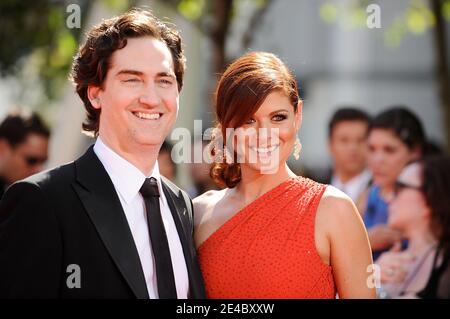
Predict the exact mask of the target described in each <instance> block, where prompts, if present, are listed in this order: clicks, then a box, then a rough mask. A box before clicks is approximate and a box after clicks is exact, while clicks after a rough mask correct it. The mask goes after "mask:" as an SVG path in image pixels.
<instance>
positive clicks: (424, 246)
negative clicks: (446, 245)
mask: <svg viewBox="0 0 450 319" xmlns="http://www.w3.org/2000/svg"><path fill="white" fill-rule="evenodd" d="M405 235H406V237H407V238H408V248H407V251H409V252H411V253H412V254H414V255H416V256H417V255H421V254H423V253H424V252H425V251H426V250H428V249H429V248H430V247H431V246H433V245H436V244H437V239H436V237H435V236H434V235H433V233H432V232H431V231H430V227H429V225H423V226H422V227H421V226H419V225H417V224H416V225H414V226H413V227H411V229H409V230H406V232H405Z"/></svg>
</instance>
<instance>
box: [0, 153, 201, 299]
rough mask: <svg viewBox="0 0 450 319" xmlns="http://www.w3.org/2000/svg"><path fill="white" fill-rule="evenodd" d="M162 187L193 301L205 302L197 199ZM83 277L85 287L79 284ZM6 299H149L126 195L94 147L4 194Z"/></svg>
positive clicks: (1, 279) (0, 276)
mask: <svg viewBox="0 0 450 319" xmlns="http://www.w3.org/2000/svg"><path fill="white" fill-rule="evenodd" d="M162 186H163V189H164V193H165V195H166V198H167V202H168V204H169V206H170V209H171V212H172V215H173V218H174V221H175V224H176V227H177V230H178V234H179V237H180V240H181V244H182V247H183V253H184V257H185V261H186V266H187V270H188V275H189V286H190V298H205V291H204V286H203V279H202V276H201V273H200V269H199V266H198V262H197V259H196V251H195V246H194V243H193V237H192V234H193V209H192V202H191V200H190V199H189V197H188V196H187V194H186V193H185V192H183V191H182V190H181V189H179V188H178V187H176V186H175V185H174V184H172V183H171V182H169V181H168V180H167V179H165V178H162ZM180 262H184V261H182V260H180ZM71 265H75V266H71ZM76 267H79V268H78V269H77V268H76ZM78 270H79V271H78ZM78 275H80V276H79V278H81V281H80V288H77V287H73V284H74V283H76V280H75V279H74V278H75V277H74V276H78ZM68 282H69V285H68ZM0 297H3V298H5V297H6V298H16V297H19V298H21V297H24V298H34V297H37V298H148V297H149V295H148V291H147V287H146V283H145V278H144V274H143V271H142V266H141V263H140V259H139V255H138V252H137V249H136V246H135V244H134V240H133V237H132V234H131V231H130V229H129V226H128V222H127V220H126V217H125V214H124V212H123V208H122V205H121V203H120V200H119V197H118V195H117V193H116V191H115V189H114V185H113V184H112V181H111V179H110V178H109V175H108V173H107V172H106V170H105V169H104V167H103V165H102V163H101V162H100V160H99V159H98V157H97V156H96V155H95V153H94V151H93V149H92V147H90V148H89V149H88V151H87V152H86V153H85V154H84V155H83V156H82V157H80V158H79V159H78V160H76V161H75V162H73V163H70V164H67V165H64V166H61V167H58V168H56V169H53V170H50V171H47V172H44V173H40V174H37V175H34V176H32V177H30V178H27V179H25V180H23V181H21V182H18V183H15V184H13V185H12V186H11V187H10V188H9V189H8V190H7V191H6V193H5V194H4V197H3V198H2V200H1V201H0Z"/></svg>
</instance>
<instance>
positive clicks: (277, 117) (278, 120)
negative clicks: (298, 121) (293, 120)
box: [272, 114, 287, 122]
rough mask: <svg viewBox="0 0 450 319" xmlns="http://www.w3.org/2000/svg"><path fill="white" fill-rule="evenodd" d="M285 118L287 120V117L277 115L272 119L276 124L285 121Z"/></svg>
mask: <svg viewBox="0 0 450 319" xmlns="http://www.w3.org/2000/svg"><path fill="white" fill-rule="evenodd" d="M286 118H287V116H286V115H284V114H277V115H275V116H274V117H273V118H272V119H273V120H274V121H276V122H281V121H283V120H285V119H286Z"/></svg>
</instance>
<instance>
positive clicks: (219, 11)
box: [164, 0, 273, 74]
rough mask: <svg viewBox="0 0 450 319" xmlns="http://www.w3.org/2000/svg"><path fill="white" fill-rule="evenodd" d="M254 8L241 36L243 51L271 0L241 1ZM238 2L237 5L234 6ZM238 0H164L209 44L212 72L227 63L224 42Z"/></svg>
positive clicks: (217, 71) (236, 8) (218, 72)
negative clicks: (194, 27)
mask: <svg viewBox="0 0 450 319" xmlns="http://www.w3.org/2000/svg"><path fill="white" fill-rule="evenodd" d="M245 1H247V2H249V3H251V4H253V5H254V6H255V10H254V12H253V14H252V16H251V18H250V20H249V23H248V27H247V30H246V31H245V32H244V33H243V34H242V41H241V42H242V46H243V47H244V48H246V47H247V46H248V45H249V44H250V43H251V41H252V35H253V34H254V30H255V29H256V28H257V27H258V25H259V23H260V22H261V20H262V18H263V17H264V15H265V13H266V12H267V10H268V9H269V7H270V5H271V4H272V2H273V0H245ZM238 2H240V3H239V4H238ZM243 2H244V1H243V0H239V1H235V0H167V1H164V3H167V4H169V5H171V6H172V7H174V8H175V9H176V10H177V11H178V12H179V13H180V14H181V16H183V17H184V18H186V19H187V20H188V21H190V22H191V23H193V24H194V25H195V26H196V27H197V28H198V30H200V31H201V32H202V33H203V34H204V35H205V36H206V37H207V38H208V39H209V40H210V41H211V45H212V61H211V63H212V69H213V72H214V73H215V74H220V73H221V72H222V71H223V69H224V68H225V66H226V64H227V63H228V59H227V57H226V53H225V52H226V50H225V49H226V40H227V34H228V31H229V29H230V26H231V24H232V23H233V19H234V17H235V16H236V10H238V5H242V3H243Z"/></svg>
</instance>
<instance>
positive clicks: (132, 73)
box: [116, 70, 144, 76]
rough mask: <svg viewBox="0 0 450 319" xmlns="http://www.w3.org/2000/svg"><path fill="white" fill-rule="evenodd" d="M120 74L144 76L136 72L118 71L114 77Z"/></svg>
mask: <svg viewBox="0 0 450 319" xmlns="http://www.w3.org/2000/svg"><path fill="white" fill-rule="evenodd" d="M121 74H129V75H138V76H142V75H144V73H143V72H141V71H137V70H120V71H119V72H117V73H116V76H117V75H121Z"/></svg>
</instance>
